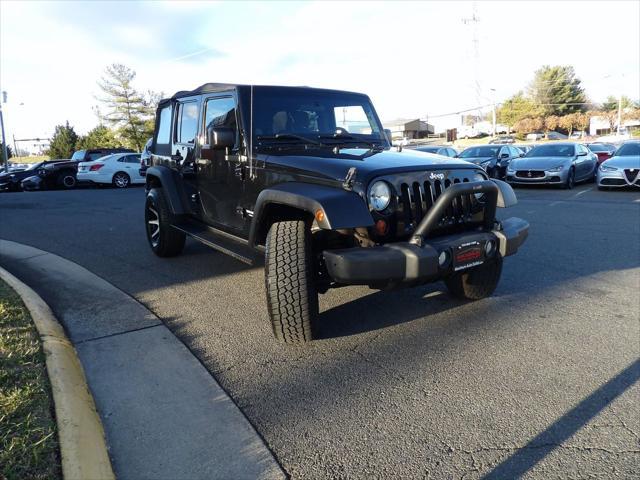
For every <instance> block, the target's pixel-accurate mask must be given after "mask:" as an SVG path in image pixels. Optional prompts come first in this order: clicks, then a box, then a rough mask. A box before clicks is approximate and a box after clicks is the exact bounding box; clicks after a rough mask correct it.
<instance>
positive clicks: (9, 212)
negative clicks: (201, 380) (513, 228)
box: [0, 184, 640, 479]
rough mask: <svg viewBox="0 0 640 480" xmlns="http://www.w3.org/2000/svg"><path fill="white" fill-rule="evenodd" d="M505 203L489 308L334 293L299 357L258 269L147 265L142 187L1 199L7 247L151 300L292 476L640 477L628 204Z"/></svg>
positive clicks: (632, 209)
mask: <svg viewBox="0 0 640 480" xmlns="http://www.w3.org/2000/svg"><path fill="white" fill-rule="evenodd" d="M516 193H517V194H518V197H519V204H518V205H517V206H516V207H514V208H511V209H509V210H505V211H501V212H499V214H500V215H501V216H503V217H507V216H511V215H514V216H519V217H522V218H524V219H526V220H528V221H529V222H530V223H531V230H530V236H529V239H528V240H527V243H526V244H525V245H524V247H523V248H522V249H521V251H520V252H519V253H518V255H516V256H514V257H510V258H509V259H507V260H506V261H505V268H504V271H503V276H502V280H501V283H500V285H499V287H498V289H497V291H496V293H495V295H494V296H493V297H492V298H490V299H487V300H483V301H480V302H475V303H463V302H460V301H456V300H454V299H452V298H451V297H450V296H449V295H448V294H446V293H445V291H444V287H443V285H441V284H433V285H427V286H424V287H420V288H415V289H412V290H403V291H397V292H384V293H381V292H377V291H373V290H369V289H367V288H359V287H349V288H344V289H338V290H334V291H330V292H329V293H328V294H327V295H324V296H321V298H320V306H321V321H322V327H321V333H322V339H321V340H318V341H315V342H313V343H312V344H311V345H308V346H304V347H288V346H283V345H281V344H278V343H276V342H275V340H274V339H273V338H272V336H271V331H270V327H269V322H268V318H267V313H266V309H265V299H264V281H263V272H262V269H261V268H249V267H246V266H245V265H243V264H241V263H239V262H236V261H235V260H233V259H231V258H228V257H226V256H223V255H222V254H219V253H217V252H215V251H213V250H209V249H207V248H206V247H204V246H202V245H199V244H197V243H195V242H193V241H188V242H187V247H186V248H185V252H184V254H183V255H182V256H180V257H177V258H173V259H169V260H166V259H159V258H156V257H155V256H154V255H153V254H152V253H151V251H150V249H149V247H148V246H147V243H146V238H145V234H144V225H143V221H142V214H143V210H142V206H143V199H144V190H143V189H142V188H132V189H128V190H125V191H120V190H112V189H106V190H104V189H96V190H93V189H90V190H76V191H69V192H66V191H52V192H33V193H15V194H13V193H12V194H3V195H0V238H3V239H8V240H14V241H17V242H22V243H25V244H29V245H33V246H35V247H38V248H41V249H43V250H47V251H50V252H53V253H56V254H58V255H60V256H63V257H65V258H67V259H70V260H72V261H75V262H77V263H79V264H81V265H83V266H84V267H86V268H88V269H90V270H91V271H93V272H95V273H96V274H98V275H100V276H102V277H103V278H105V279H106V280H108V281H109V282H111V283H113V284H114V285H116V286H117V287H119V288H121V289H122V290H124V291H125V292H127V293H129V294H130V295H132V296H133V297H135V298H136V299H138V300H139V301H141V302H142V303H144V304H145V305H146V306H147V307H148V308H150V309H151V310H152V311H153V312H154V313H156V314H157V315H158V316H159V317H161V318H162V319H163V321H164V322H165V323H166V324H167V325H168V326H169V327H170V328H171V329H172V330H173V332H174V333H175V334H176V335H177V336H178V337H179V338H180V339H181V340H182V341H183V342H184V343H185V344H186V345H187V346H188V347H189V348H190V349H191V351H192V352H194V353H195V354H196V355H197V356H198V358H199V359H200V360H201V361H202V363H203V364H204V365H205V366H206V367H207V369H208V370H209V371H210V372H211V373H212V374H214V375H215V377H216V378H217V380H218V381H219V382H220V384H221V385H222V386H223V387H224V388H225V389H226V390H227V391H228V392H229V394H230V395H231V396H232V398H233V399H234V400H235V402H236V403H237V404H238V406H239V407H240V408H241V409H242V410H243V411H244V413H245V414H246V415H247V417H248V418H249V420H250V421H251V422H252V423H253V425H254V426H255V427H256V429H257V430H258V431H259V433H260V434H261V435H262V436H263V437H264V439H265V441H266V442H267V444H268V446H269V447H270V448H271V449H272V450H273V452H274V453H275V455H276V457H277V459H278V460H279V461H280V463H281V464H282V466H283V468H284V469H285V470H286V471H287V472H288V473H289V474H290V475H291V477H292V478H296V479H297V478H367V479H368V478H378V477H381V478H382V477H384V478H390V477H393V478H407V477H411V478H465V479H466V478H481V477H483V476H489V477H490V478H513V477H515V476H518V475H524V476H525V477H526V478H544V479H547V478H587V477H592V476H593V477H598V478H637V477H638V476H639V475H640V415H638V404H639V402H640V385H639V384H638V377H639V375H640V361H639V360H638V357H639V354H640V296H639V294H638V292H639V291H640V192H638V191H637V190H636V191H610V192H600V191H597V190H596V189H595V186H594V185H593V184H587V185H581V186H578V187H577V188H575V189H574V190H571V191H564V190H555V189H546V188H518V189H517V190H516ZM78 295H79V296H81V295H82V292H81V291H79V292H78ZM141 347H143V346H141Z"/></svg>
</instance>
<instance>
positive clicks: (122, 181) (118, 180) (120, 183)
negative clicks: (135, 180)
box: [111, 172, 131, 188]
mask: <svg viewBox="0 0 640 480" xmlns="http://www.w3.org/2000/svg"><path fill="white" fill-rule="evenodd" d="M111 183H112V184H113V186H114V187H116V188H127V187H128V186H129V185H131V178H130V177H129V175H127V174H126V173H125V172H116V173H115V174H114V175H113V178H112V179H111Z"/></svg>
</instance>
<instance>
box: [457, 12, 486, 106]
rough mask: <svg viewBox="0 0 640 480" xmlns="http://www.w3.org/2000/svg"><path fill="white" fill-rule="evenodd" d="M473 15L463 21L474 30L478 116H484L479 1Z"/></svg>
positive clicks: (474, 68)
mask: <svg viewBox="0 0 640 480" xmlns="http://www.w3.org/2000/svg"><path fill="white" fill-rule="evenodd" d="M471 8H472V15H471V17H469V18H463V19H462V23H464V24H465V25H470V26H471V30H472V43H473V70H474V77H475V78H474V80H475V91H476V92H475V93H476V104H477V105H478V116H479V117H481V116H482V112H481V110H480V97H481V95H482V87H481V85H480V34H479V32H478V27H479V25H478V24H479V23H480V17H479V16H478V2H473V3H472V7H471Z"/></svg>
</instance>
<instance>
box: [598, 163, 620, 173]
mask: <svg viewBox="0 0 640 480" xmlns="http://www.w3.org/2000/svg"><path fill="white" fill-rule="evenodd" d="M600 171H601V172H617V171H618V169H617V168H616V167H610V166H609V165H605V164H604V163H603V164H602V165H600Z"/></svg>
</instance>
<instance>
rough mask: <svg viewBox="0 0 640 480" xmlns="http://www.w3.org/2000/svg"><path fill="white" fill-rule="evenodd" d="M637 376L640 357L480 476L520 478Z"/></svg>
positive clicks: (617, 395) (490, 479)
mask: <svg viewBox="0 0 640 480" xmlns="http://www.w3.org/2000/svg"><path fill="white" fill-rule="evenodd" d="M638 379H640V359H637V360H636V361H635V362H633V363H632V364H630V365H629V366H628V367H627V368H625V369H624V370H622V371H621V372H620V373H619V374H618V375H616V376H615V377H613V378H612V379H611V380H609V381H608V382H607V383H605V384H604V385H603V386H601V387H600V388H599V389H597V390H596V391H595V392H593V393H592V394H591V395H589V396H588V397H587V398H585V399H584V400H582V401H581V402H580V403H579V404H578V405H576V406H575V407H574V408H573V409H571V410H569V411H568V412H567V413H565V414H564V415H563V416H562V417H560V418H559V419H558V420H556V421H555V422H554V423H553V424H552V425H550V426H549V428H547V429H546V430H545V431H543V432H541V433H540V434H538V435H537V436H536V437H535V438H534V439H532V440H531V441H530V442H529V443H527V444H526V445H525V446H524V447H522V448H521V449H519V450H518V451H517V452H515V453H514V454H513V455H511V456H510V457H509V458H507V459H506V460H505V461H503V462H502V463H501V464H499V465H498V466H497V467H495V468H494V469H493V470H492V471H491V472H489V473H488V474H487V475H485V476H484V477H483V478H484V479H485V480H498V479H503V478H520V477H521V476H522V475H524V474H525V473H526V472H527V471H528V470H530V469H531V468H533V467H534V466H535V465H536V464H537V463H538V462H540V461H541V460H542V459H543V458H544V457H546V456H547V455H548V454H549V453H551V452H552V451H553V450H554V449H556V448H557V447H558V446H560V445H561V444H562V443H563V442H564V441H566V440H568V439H569V437H571V436H572V435H573V434H575V433H576V432H577V431H578V430H580V429H581V428H582V427H584V426H585V425H586V424H587V423H588V422H589V421H590V420H591V419H593V418H594V417H595V416H596V415H598V413H600V411H602V410H603V409H604V408H605V407H606V406H607V405H609V404H610V403H612V402H613V401H614V400H615V399H616V398H618V397H619V396H620V395H622V394H623V393H624V392H625V391H626V390H628V389H629V388H630V387H632V386H633V385H634V384H635V383H636V382H637V381H638Z"/></svg>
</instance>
